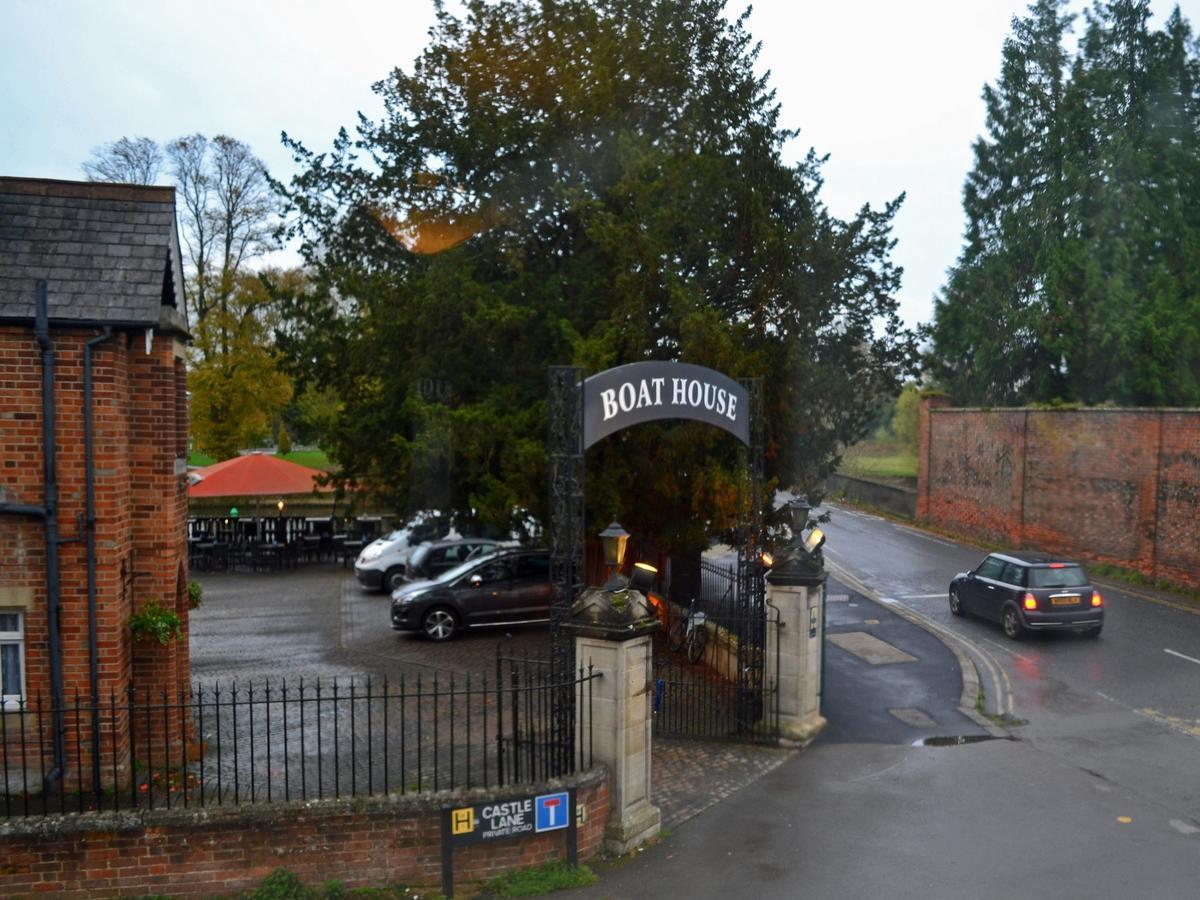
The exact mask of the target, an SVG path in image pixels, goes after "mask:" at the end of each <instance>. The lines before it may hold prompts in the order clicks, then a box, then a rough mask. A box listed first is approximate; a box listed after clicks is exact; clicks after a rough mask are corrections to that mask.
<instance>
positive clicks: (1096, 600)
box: [1092, 591, 1104, 606]
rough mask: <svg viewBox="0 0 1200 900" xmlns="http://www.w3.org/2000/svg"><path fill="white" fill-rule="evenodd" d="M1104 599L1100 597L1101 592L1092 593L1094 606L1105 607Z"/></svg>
mask: <svg viewBox="0 0 1200 900" xmlns="http://www.w3.org/2000/svg"><path fill="white" fill-rule="evenodd" d="M1103 605H1104V598H1103V597H1101V596H1100V592H1099V591H1092V606H1103Z"/></svg>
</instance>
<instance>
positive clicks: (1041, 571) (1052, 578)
mask: <svg viewBox="0 0 1200 900" xmlns="http://www.w3.org/2000/svg"><path fill="white" fill-rule="evenodd" d="M1029 574H1030V576H1031V577H1030V582H1029V583H1030V585H1031V586H1033V587H1039V588H1073V587H1084V586H1085V585H1086V584H1087V583H1088V581H1087V576H1086V575H1084V574H1083V569H1081V568H1080V567H1079V566H1071V565H1060V566H1046V567H1044V568H1043V567H1040V566H1039V567H1038V568H1036V569H1033V570H1032V571H1031V572H1030V573H1029Z"/></svg>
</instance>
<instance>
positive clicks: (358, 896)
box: [242, 869, 441, 900]
mask: <svg viewBox="0 0 1200 900" xmlns="http://www.w3.org/2000/svg"><path fill="white" fill-rule="evenodd" d="M242 896H243V897H244V898H245V900H350V898H355V900H396V898H408V900H415V898H417V897H421V898H425V900H433V898H435V897H440V896H441V894H440V893H437V892H429V891H420V892H418V891H414V890H413V889H412V888H410V887H406V886H404V885H399V884H398V885H395V886H393V887H359V888H348V887H346V886H345V885H343V884H342V883H341V882H340V881H327V882H325V883H324V884H323V885H321V886H320V887H309V886H308V885H306V884H305V883H304V882H303V881H301V880H300V876H299V875H297V874H296V873H295V872H291V871H289V870H287V869H276V870H275V871H274V872H272V873H271V874H270V875H268V876H267V877H266V878H264V879H263V880H262V883H261V884H259V886H258V887H257V888H255V889H254V890H253V891H251V892H250V893H249V894H244V895H242Z"/></svg>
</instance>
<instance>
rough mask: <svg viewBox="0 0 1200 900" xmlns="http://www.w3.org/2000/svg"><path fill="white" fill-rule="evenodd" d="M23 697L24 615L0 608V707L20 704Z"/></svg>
mask: <svg viewBox="0 0 1200 900" xmlns="http://www.w3.org/2000/svg"><path fill="white" fill-rule="evenodd" d="M24 698H25V616H24V614H23V613H21V612H17V611H15V610H0V708H4V709H9V708H13V709H15V708H17V707H19V706H20V704H21V701H22V700H23V699H24Z"/></svg>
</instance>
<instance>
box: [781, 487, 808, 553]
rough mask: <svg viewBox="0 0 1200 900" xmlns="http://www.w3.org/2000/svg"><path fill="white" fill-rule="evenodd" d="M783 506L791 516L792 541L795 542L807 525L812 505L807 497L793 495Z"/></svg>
mask: <svg viewBox="0 0 1200 900" xmlns="http://www.w3.org/2000/svg"><path fill="white" fill-rule="evenodd" d="M784 508H785V509H786V510H787V511H788V515H789V516H791V518H792V542H793V543H796V542H798V541H799V540H800V535H801V534H802V533H803V532H804V529H806V528H807V527H808V514H809V513H810V512H812V509H813V508H812V505H811V504H810V503H809V502H808V498H807V497H793V498H792V499H791V500H789V501H788V502H787V505H786V506H785V507H784Z"/></svg>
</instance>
